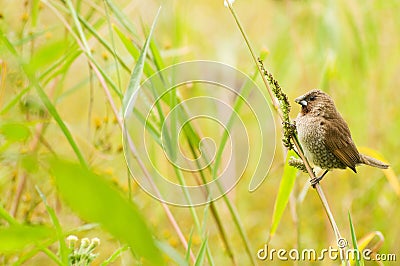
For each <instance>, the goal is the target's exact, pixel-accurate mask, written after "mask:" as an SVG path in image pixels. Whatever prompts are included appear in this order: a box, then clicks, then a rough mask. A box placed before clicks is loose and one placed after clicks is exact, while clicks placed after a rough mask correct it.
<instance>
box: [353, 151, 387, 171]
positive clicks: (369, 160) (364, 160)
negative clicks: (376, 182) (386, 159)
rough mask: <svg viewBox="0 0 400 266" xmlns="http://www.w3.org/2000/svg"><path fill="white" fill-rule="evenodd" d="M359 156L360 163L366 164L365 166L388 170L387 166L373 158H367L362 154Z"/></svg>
mask: <svg viewBox="0 0 400 266" xmlns="http://www.w3.org/2000/svg"><path fill="white" fill-rule="evenodd" d="M360 155H361V163H363V164H366V165H370V166H373V167H377V168H381V169H387V168H389V165H388V164H385V163H383V162H381V161H379V160H377V159H375V158H372V157H369V156H367V155H364V154H360Z"/></svg>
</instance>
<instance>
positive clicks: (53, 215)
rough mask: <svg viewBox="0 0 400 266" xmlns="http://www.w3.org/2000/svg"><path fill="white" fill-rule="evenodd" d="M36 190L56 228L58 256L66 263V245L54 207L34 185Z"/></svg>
mask: <svg viewBox="0 0 400 266" xmlns="http://www.w3.org/2000/svg"><path fill="white" fill-rule="evenodd" d="M36 190H37V192H38V193H39V196H40V198H41V199H42V201H43V203H44V205H45V207H46V210H47V213H48V214H49V216H50V218H51V221H52V222H53V225H54V228H55V229H56V233H57V239H58V243H59V247H60V249H59V253H60V258H61V261H62V262H63V264H64V265H65V264H67V263H68V249H67V245H66V244H65V240H64V234H63V231H62V228H61V224H60V221H59V220H58V218H57V215H56V212H55V211H54V209H53V208H52V207H51V206H50V205H49V204H48V203H47V199H46V196H45V195H44V194H43V193H42V191H41V190H40V189H39V187H38V186H36Z"/></svg>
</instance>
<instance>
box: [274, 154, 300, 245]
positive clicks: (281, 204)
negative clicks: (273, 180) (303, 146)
mask: <svg viewBox="0 0 400 266" xmlns="http://www.w3.org/2000/svg"><path fill="white" fill-rule="evenodd" d="M291 156H295V153H294V152H293V151H289V152H288V154H287V155H286V163H285V167H284V168H283V176H282V180H281V183H280V185H279V190H278V195H277V196H276V201H275V206H274V213H273V214H272V225H271V229H270V231H269V239H270V238H271V237H272V236H273V235H274V234H275V232H276V229H277V228H278V225H279V222H280V220H281V218H282V214H283V211H284V210H285V208H286V205H287V203H288V202H289V197H290V193H291V192H292V190H293V187H294V181H295V180H296V173H297V169H296V168H294V167H292V166H290V165H289V163H288V161H289V158H290V157H291Z"/></svg>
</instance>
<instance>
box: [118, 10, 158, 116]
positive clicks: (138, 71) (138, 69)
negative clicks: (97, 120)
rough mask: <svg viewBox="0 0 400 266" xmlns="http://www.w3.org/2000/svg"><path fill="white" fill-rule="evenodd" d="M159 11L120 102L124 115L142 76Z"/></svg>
mask: <svg viewBox="0 0 400 266" xmlns="http://www.w3.org/2000/svg"><path fill="white" fill-rule="evenodd" d="M160 10H161V8H160V9H158V12H157V15H156V17H155V18H154V21H153V25H152V26H151V28H150V32H149V36H147V39H146V42H145V43H144V46H143V48H142V51H141V52H140V55H139V58H138V60H137V62H136V65H135V68H134V69H133V72H132V75H131V78H130V82H129V86H128V89H127V90H126V92H125V95H124V98H123V101H122V108H123V109H122V110H123V113H125V111H126V108H127V106H128V103H129V102H130V101H131V99H132V97H133V95H134V93H135V92H136V90H137V89H138V88H139V86H140V79H141V78H142V74H143V67H144V64H145V60H146V54H147V49H148V47H149V44H150V39H151V35H152V34H153V31H154V28H155V26H156V22H157V19H158V15H159V14H160Z"/></svg>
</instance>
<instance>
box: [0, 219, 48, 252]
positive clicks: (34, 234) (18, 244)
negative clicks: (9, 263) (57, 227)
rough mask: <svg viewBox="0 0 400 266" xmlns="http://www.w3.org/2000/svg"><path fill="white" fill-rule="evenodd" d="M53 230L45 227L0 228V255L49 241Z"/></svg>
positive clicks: (14, 226)
mask: <svg viewBox="0 0 400 266" xmlns="http://www.w3.org/2000/svg"><path fill="white" fill-rule="evenodd" d="M53 235H54V230H52V229H51V228H48V227H45V226H28V225H12V226H10V227H7V228H4V227H2V228H0V253H10V252H15V251H18V250H21V249H23V248H25V247H26V246H28V245H40V243H42V242H44V241H46V240H48V239H50V238H51V237H53Z"/></svg>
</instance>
